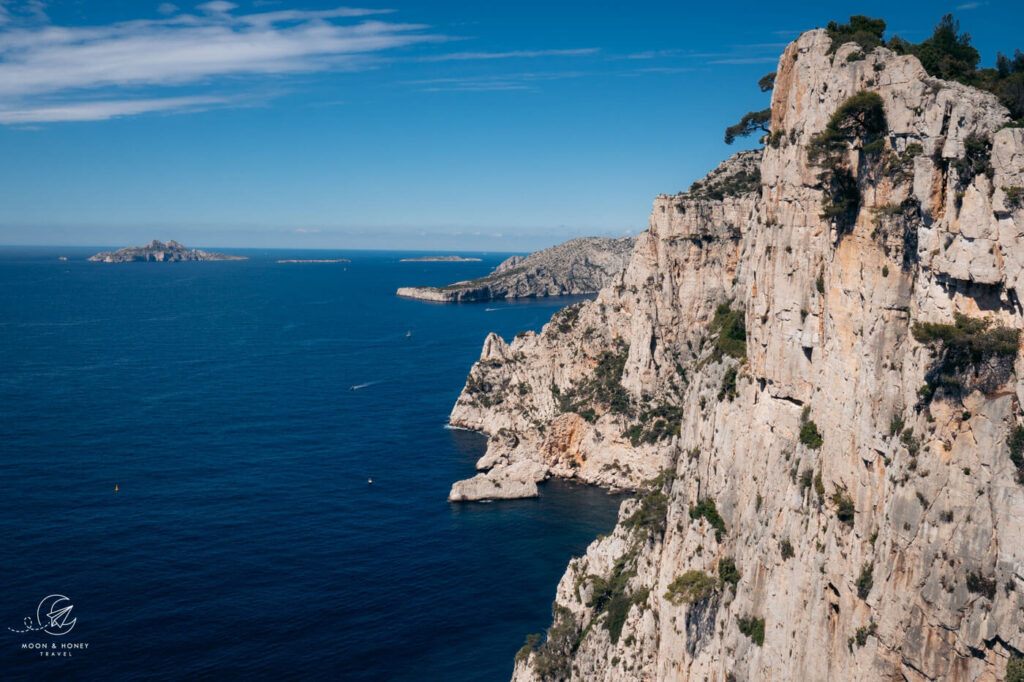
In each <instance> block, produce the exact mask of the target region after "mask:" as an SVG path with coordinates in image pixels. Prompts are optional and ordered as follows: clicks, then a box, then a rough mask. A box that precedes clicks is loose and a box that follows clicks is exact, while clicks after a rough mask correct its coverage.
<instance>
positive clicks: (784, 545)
mask: <svg viewBox="0 0 1024 682" xmlns="http://www.w3.org/2000/svg"><path fill="white" fill-rule="evenodd" d="M779 549H780V550H781V551H782V560H783V561H785V560H786V559H792V558H793V556H794V555H795V554H796V552H794V551H793V543H791V542H790V541H789V538H786V539H785V540H783V541H782V542H781V543H780V545H779Z"/></svg>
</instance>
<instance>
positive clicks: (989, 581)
mask: <svg viewBox="0 0 1024 682" xmlns="http://www.w3.org/2000/svg"><path fill="white" fill-rule="evenodd" d="M967 589H968V591H970V592H974V593H975V594H981V595H984V596H985V597H988V598H989V599H993V598H994V597H995V596H996V580H995V578H986V577H985V576H983V575H982V574H981V573H976V572H974V571H971V572H970V573H968V574H967Z"/></svg>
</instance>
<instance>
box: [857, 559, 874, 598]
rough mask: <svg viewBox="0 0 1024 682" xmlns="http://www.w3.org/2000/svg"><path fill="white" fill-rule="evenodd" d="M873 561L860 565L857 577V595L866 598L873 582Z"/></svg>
mask: <svg viewBox="0 0 1024 682" xmlns="http://www.w3.org/2000/svg"><path fill="white" fill-rule="evenodd" d="M874 572H875V562H873V561H867V562H865V563H864V565H863V566H861V569H860V575H859V576H858V577H857V596H858V597H860V598H861V599H867V598H868V595H869V594H871V587H872V586H873V585H874V584H875V579H874Z"/></svg>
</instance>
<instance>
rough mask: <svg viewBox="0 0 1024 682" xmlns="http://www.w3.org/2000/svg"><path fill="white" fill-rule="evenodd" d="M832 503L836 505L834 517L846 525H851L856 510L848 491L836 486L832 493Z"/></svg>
mask: <svg viewBox="0 0 1024 682" xmlns="http://www.w3.org/2000/svg"><path fill="white" fill-rule="evenodd" d="M832 504H834V505H835V506H836V518H837V519H839V520H840V521H841V522H842V523H845V524H846V525H847V526H852V525H853V519H854V515H855V514H856V512H857V510H856V509H854V506H853V498H852V497H850V495H849V493H847V492H846V491H844V490H841V489H839V488H836V491H835V492H834V493H832Z"/></svg>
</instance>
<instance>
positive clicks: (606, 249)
mask: <svg viewBox="0 0 1024 682" xmlns="http://www.w3.org/2000/svg"><path fill="white" fill-rule="evenodd" d="M634 242H635V238H633V237H621V238H618V239H612V238H605V237H580V238H578V239H572V240H570V241H567V242H565V243H563V244H558V245H556V246H552V247H550V248H547V249H544V250H542V251H537V252H534V253H531V254H530V255H529V256H525V257H524V256H512V257H510V258H507V259H505V260H504V261H502V263H501V264H500V265H498V267H496V268H495V269H494V272H492V273H491V274H489V275H487V276H486V277H480V278H478V279H471V280H467V281H465V282H455V283H454V284H449V285H448V286H443V287H402V288H400V289H399V290H398V292H397V293H398V295H399V296H402V297H405V298H418V299H421V300H424V301H437V302H441V303H464V302H471V301H490V300H495V299H503V298H531V297H533V298H536V297H544V296H567V295H579V294H594V293H597V292H598V291H599V290H600V289H601V287H603V286H604V285H605V284H607V283H608V282H609V281H610V280H611V278H612V277H614V276H615V275H617V274H618V273H619V272H621V271H622V270H623V268H625V267H626V263H628V262H629V255H630V253H631V252H632V251H633V243H634Z"/></svg>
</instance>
